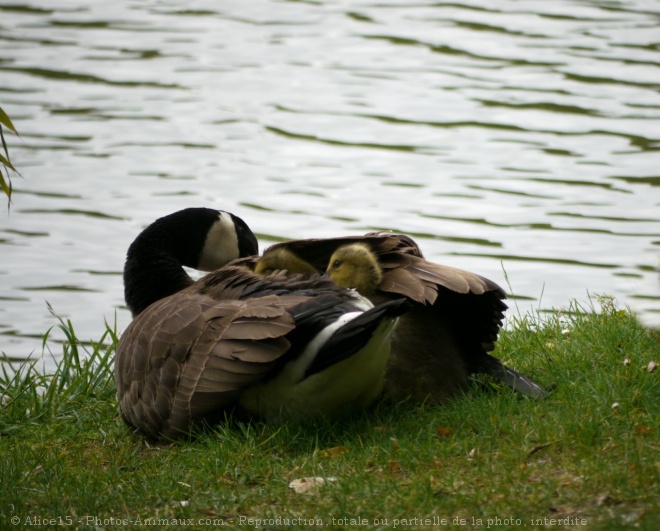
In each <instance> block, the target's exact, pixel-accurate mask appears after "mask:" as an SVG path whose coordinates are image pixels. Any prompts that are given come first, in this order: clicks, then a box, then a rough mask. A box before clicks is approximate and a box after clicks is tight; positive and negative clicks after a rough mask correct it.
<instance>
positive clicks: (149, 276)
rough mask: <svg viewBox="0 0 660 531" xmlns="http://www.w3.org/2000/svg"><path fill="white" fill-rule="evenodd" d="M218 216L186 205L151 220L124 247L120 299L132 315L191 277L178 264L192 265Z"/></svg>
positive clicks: (180, 288) (197, 259)
mask: <svg viewBox="0 0 660 531" xmlns="http://www.w3.org/2000/svg"><path fill="white" fill-rule="evenodd" d="M221 215H230V214H228V213H225V212H220V211H218V210H213V209H210V208H188V209H185V210H181V211H179V212H175V213H174V214H170V215H169V216H165V217H163V218H160V219H158V220H156V221H154V222H153V223H152V224H151V225H149V226H148V227H147V228H146V229H144V230H143V231H142V232H141V233H140V234H139V235H138V237H137V238H136V239H135V241H134V242H133V243H132V244H131V245H130V247H129V248H128V253H127V256H126V264H125V265H124V298H125V300H126V305H127V306H128V309H129V310H130V311H131V313H132V314H133V316H136V315H138V314H139V313H140V312H142V311H143V310H144V309H145V308H147V307H148V306H149V305H151V304H153V303H154V302H156V301H157V300H160V299H162V298H164V297H168V296H170V295H173V294H174V293H176V292H178V291H181V290H182V289H184V288H186V287H187V286H189V285H190V284H192V283H193V280H192V279H191V278H190V276H189V275H188V274H187V273H186V272H185V270H184V269H183V267H182V266H186V267H192V268H196V267H197V265H198V264H199V261H200V257H201V253H202V250H203V249H204V243H205V241H206V236H207V234H208V232H209V230H210V228H211V227H212V226H213V224H214V223H216V222H217V221H218V219H219V217H220V216H221Z"/></svg>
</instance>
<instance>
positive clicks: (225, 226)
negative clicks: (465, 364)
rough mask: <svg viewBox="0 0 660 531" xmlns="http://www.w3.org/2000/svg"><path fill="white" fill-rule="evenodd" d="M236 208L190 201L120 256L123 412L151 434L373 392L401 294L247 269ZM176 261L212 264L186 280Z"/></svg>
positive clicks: (248, 236)
mask: <svg viewBox="0 0 660 531" xmlns="http://www.w3.org/2000/svg"><path fill="white" fill-rule="evenodd" d="M256 253H257V243H256V238H255V237H254V235H253V234H252V232H251V231H250V229H249V228H248V226H247V225H246V224H245V223H244V222H243V221H242V220H241V219H240V218H238V217H237V216H235V215H232V214H230V213H227V212H222V211H217V210H212V209H201V208H193V209H186V210H183V211H180V212H176V213H174V214H171V215H169V216H165V217H163V218H160V219H158V220H157V221H155V222H154V223H153V224H151V225H150V226H148V227H147V228H146V229H145V230H144V231H143V232H142V233H141V234H140V235H139V236H138V237H137V238H136V240H135V241H134V242H133V243H132V244H131V246H130V247H129V250H128V254H127V259H126V264H125V268H124V284H125V297H126V304H127V306H128V308H129V309H130V310H131V312H132V314H133V317H134V318H133V321H132V322H131V323H130V325H129V326H128V328H127V329H126V331H125V332H124V333H123V334H122V337H121V339H120V341H119V344H118V345H117V351H116V357H115V382H116V385H117V396H118V401H119V408H120V412H121V416H122V418H123V419H124V420H125V421H126V422H127V423H128V424H130V425H132V426H134V427H136V428H138V429H139V430H140V431H142V432H143V433H145V434H147V435H149V436H152V437H154V438H159V437H163V438H178V437H182V436H185V434H186V433H189V430H190V427H191V424H192V423H194V422H195V421H196V420H201V419H207V420H215V419H218V418H222V417H223V416H224V413H225V412H226V411H229V410H232V409H234V408H240V409H241V410H244V411H245V412H247V413H249V414H251V415H259V416H262V417H265V418H267V419H279V418H280V417H281V416H286V417H305V416H312V415H319V414H320V415H329V416H332V415H338V414H343V413H346V412H348V411H351V410H352V409H359V408H364V407H367V406H368V405H369V404H371V403H372V402H373V401H374V400H375V399H376V398H377V397H378V396H379V394H380V393H381V390H382V385H383V375H384V368H385V363H386V361H387V359H388V356H389V352H390V336H391V334H392V331H393V329H394V327H395V325H396V322H397V320H398V316H399V315H400V314H402V313H403V312H404V311H406V309H407V306H408V303H407V302H406V300H405V299H404V298H399V299H395V300H391V301H387V302H386V303H385V304H381V305H378V306H376V307H374V305H373V304H372V303H371V302H370V301H369V300H368V299H366V298H364V297H362V296H360V295H359V294H358V293H356V292H355V291H354V290H350V289H345V288H339V287H337V286H336V285H335V284H334V283H333V282H332V281H330V280H329V279H327V278H321V277H319V276H318V275H317V276H315V277H312V278H302V277H301V276H298V277H296V276H293V277H292V276H289V275H286V274H282V273H274V274H271V275H268V276H265V277H263V276H258V275H255V274H254V273H253V272H252V271H250V270H249V269H248V268H246V267H245V266H243V265H241V261H240V260H236V261H235V262H233V263H228V262H230V261H231V260H233V259H238V258H241V257H245V256H250V255H253V254H256ZM183 266H187V267H191V268H196V269H203V270H212V271H213V272H211V273H209V274H208V275H206V276H204V277H202V278H201V279H199V280H198V281H196V282H193V280H192V279H191V278H190V277H189V276H188V274H187V273H186V272H185V270H184V269H183Z"/></svg>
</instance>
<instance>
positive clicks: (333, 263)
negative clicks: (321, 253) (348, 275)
mask: <svg viewBox="0 0 660 531" xmlns="http://www.w3.org/2000/svg"><path fill="white" fill-rule="evenodd" d="M340 265H341V260H335V261H334V262H332V267H334V268H337V267H339V266H340Z"/></svg>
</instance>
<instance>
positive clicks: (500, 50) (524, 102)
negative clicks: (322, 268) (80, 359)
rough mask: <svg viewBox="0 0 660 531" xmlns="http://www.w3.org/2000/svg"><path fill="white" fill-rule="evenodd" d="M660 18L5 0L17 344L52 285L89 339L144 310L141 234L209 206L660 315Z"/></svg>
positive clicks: (264, 234)
mask: <svg viewBox="0 0 660 531" xmlns="http://www.w3.org/2000/svg"><path fill="white" fill-rule="evenodd" d="M659 15H660V8H659V6H658V4H657V2H652V1H645V0H632V1H630V2H626V3H604V2H595V1H594V2H588V1H581V2H576V1H564V2H561V1H558V2H536V1H531V0H529V1H515V2H514V1H505V0H490V1H488V2H486V1H483V0H482V1H479V0H477V1H476V2H471V3H466V4H465V5H459V4H457V3H450V4H438V3H437V2H431V1H428V2H425V1H422V2H415V3H414V4H408V3H405V2H390V1H384V2H378V3H371V2H351V3H350V6H349V5H344V4H342V3H337V2H332V1H320V2H315V3H306V2H281V1H274V0H256V1H253V2H240V3H239V2H235V3H223V4H222V5H221V6H218V5H217V3H215V2H208V1H193V2H192V3H190V2H189V3H187V4H186V6H185V9H184V8H182V5H181V4H180V3H177V2H174V3H173V2H169V1H167V0H160V1H155V2H140V1H137V0H134V1H126V2H95V3H90V2H78V3H77V4H76V3H75V2H71V1H67V2H63V1H58V0H54V1H49V2H48V3H44V2H39V1H38V0H33V1H32V2H24V1H21V0H0V50H1V51H2V53H0V76H1V77H2V83H0V105H1V106H2V107H3V108H4V109H5V110H6V111H7V112H8V113H9V114H10V116H11V117H12V119H13V120H14V123H15V124H16V126H17V127H18V128H19V130H20V131H21V135H22V138H21V139H17V138H16V137H14V136H10V137H9V138H8V140H9V144H10V150H11V155H12V159H13V161H14V163H15V164H16V165H17V167H19V168H20V170H21V173H22V175H23V176H24V178H23V179H21V178H16V179H15V180H14V184H15V188H16V190H15V196H14V205H13V207H12V210H11V214H10V215H8V216H7V215H3V216H2V218H1V219H2V221H0V255H1V256H2V262H1V263H0V264H1V265H0V279H2V283H1V285H0V300H2V301H3V304H1V305H0V350H2V351H4V352H6V353H7V354H9V355H12V356H16V357H25V356H27V355H29V354H30V353H31V352H33V351H34V352H36V353H37V354H38V353H40V352H41V340H40V337H41V334H43V333H44V332H45V331H46V330H47V329H48V328H50V327H52V326H53V325H55V324H56V321H55V320H54V318H53V317H52V316H51V315H50V313H49V311H48V308H47V302H48V303H50V304H51V305H52V307H53V308H54V310H55V311H56V312H58V313H59V314H61V315H63V316H65V317H66V318H70V319H71V320H72V322H73V324H74V327H75V328H76V330H77V331H78V333H79V334H80V338H81V339H83V340H93V339H97V338H99V337H100V336H101V333H102V330H103V322H104V320H106V321H108V322H110V323H112V322H114V320H115V318H116V320H117V324H118V328H119V329H120V330H121V329H123V328H124V327H125V326H126V324H127V323H128V321H129V315H128V312H127V311H126V310H125V309H124V308H123V300H122V285H121V269H122V265H123V260H124V254H125V251H126V248H127V246H128V244H129V243H130V241H131V240H132V238H133V237H134V236H135V235H136V234H137V232H138V231H139V230H140V229H141V228H142V227H143V226H144V225H145V224H147V223H148V222H150V221H151V220H153V219H155V218H156V217H158V216H161V215H164V214H167V213H169V212H171V211H174V210H177V209H180V208H184V207H187V206H197V205H204V206H215V207H218V208H224V209H227V210H230V211H234V212H236V213H237V214H239V215H240V216H242V217H243V218H244V219H246V220H247V221H248V223H249V224H250V225H251V227H252V228H253V229H254V231H255V232H256V233H258V234H259V236H260V239H261V242H262V246H263V245H267V244H268V243H271V242H274V241H278V240H281V239H288V238H303V237H328V236H335V235H340V234H347V233H361V232H365V231H367V230H373V229H383V228H388V229H394V230H398V231H403V232H406V233H409V234H411V235H413V236H414V237H415V238H416V239H417V240H418V241H419V243H420V244H421V246H422V248H423V250H424V252H425V254H426V255H427V257H429V258H431V259H433V260H435V261H438V262H443V263H447V264H449V265H453V266H456V267H462V268H466V269H469V270H472V271H475V272H478V273H480V274H482V275H484V276H487V277H490V278H492V279H494V280H496V281H497V282H499V283H501V284H503V285H504V286H505V287H506V288H507V291H508V292H509V293H511V296H512V297H514V298H515V302H516V304H515V306H517V307H518V309H519V311H527V310H529V309H531V308H539V309H547V308H552V307H561V306H565V305H566V304H567V303H568V302H569V301H570V300H571V299H574V298H577V299H578V300H582V301H585V300H587V298H588V297H589V294H598V293H608V294H613V295H615V296H616V297H617V298H618V299H619V300H620V301H621V303H624V304H629V305H631V306H632V307H633V308H634V309H635V310H637V311H638V312H639V313H640V314H641V315H642V317H643V318H644V319H645V320H647V321H648V322H649V323H654V324H659V323H660V276H659V274H658V271H659V269H660V224H659V223H658V221H660V214H659V212H660V209H659V208H658V207H659V206H660V193H659V188H658V187H659V186H660V176H659V175H658V167H660V164H659V159H658V156H659V155H658V151H659V150H660V125H659V124H660V121H659V120H658V118H660V94H659V91H658V89H659V88H660V78H658V75H657V72H658V70H657V67H658V65H659V64H660V49H659V46H658V39H657V35H658V33H657V20H658V16H659ZM505 275H506V278H507V279H508V283H507V281H506V280H505ZM512 306H514V305H512ZM515 311H516V310H515V309H514V310H513V312H514V313H515ZM52 336H53V337H54V338H56V339H57V338H59V339H61V338H62V335H61V334H59V332H58V331H57V330H56V329H55V330H53V331H52ZM56 354H57V353H56Z"/></svg>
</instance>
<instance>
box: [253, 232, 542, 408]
mask: <svg viewBox="0 0 660 531" xmlns="http://www.w3.org/2000/svg"><path fill="white" fill-rule="evenodd" d="M310 265H311V267H312V270H314V271H326V272H327V275H328V276H329V277H330V278H331V279H333V280H334V281H335V282H336V283H337V284H338V285H339V286H344V287H352V288H356V289H357V290H358V291H359V292H360V293H361V294H362V295H364V296H366V297H368V298H369V299H370V300H371V301H372V302H373V303H374V304H378V303H382V302H384V301H387V300H391V299H394V298H398V297H401V296H405V297H407V298H408V299H409V300H410V301H413V305H412V309H411V310H410V311H409V312H407V313H406V315H404V316H402V317H401V321H400V323H399V326H398V328H397V330H396V332H395V334H394V336H393V338H392V353H391V356H390V359H389V361H388V364H387V369H386V376H385V390H386V391H387V393H388V394H389V395H391V396H392V397H394V398H395V399H405V398H410V397H412V398H413V399H414V400H416V401H418V402H421V401H425V400H431V401H434V402H443V401H445V400H446V399H448V398H450V397H452V396H454V395H456V394H458V393H460V392H462V391H463V390H465V389H466V387H467V385H468V381H469V376H470V375H471V374H474V373H487V374H490V375H493V376H495V377H496V378H498V379H499V380H501V381H502V382H504V383H505V384H506V385H508V386H510V387H511V388H513V389H515V390H516V391H519V392H521V393H524V394H526V395H529V396H532V397H535V398H541V397H544V396H546V392H545V391H544V390H543V389H542V388H541V387H540V386H539V385H538V384H537V383H535V382H534V381H532V380H531V379H530V378H528V377H526V376H523V375H522V374H520V373H518V372H516V371H514V370H513V369H510V368H508V367H506V366H505V365H503V364H502V362H501V361H500V360H498V359H497V358H495V357H493V356H491V355H490V354H489V352H491V351H492V350H493V348H494V343H495V341H496V340H497V336H498V333H499V329H500V328H501V326H502V320H503V318H504V311H505V310H506V308H507V306H506V304H505V303H504V302H503V300H504V299H505V298H506V295H505V293H504V291H503V290H502V288H500V287H499V286H498V285H497V284H496V283H494V282H492V281H491V280H488V279H487V278H484V277H482V276H479V275H477V274H474V273H470V272H468V271H463V270H460V269H456V268H452V267H449V266H444V265H440V264H435V263H432V262H429V261H427V260H426V259H425V258H424V256H423V254H422V252H421V250H420V248H419V246H418V245H417V244H416V243H415V242H414V240H413V239H412V238H410V237H409V236H406V235H402V234H393V233H390V232H373V233H369V234H366V235H363V236H348V237H340V238H329V239H308V240H294V241H288V242H282V243H278V244H275V245H273V246H272V247H270V248H269V249H267V250H266V252H265V253H264V255H263V256H262V257H261V258H259V259H258V261H257V262H256V264H255V266H254V267H255V271H256V272H264V273H268V272H270V271H276V270H278V269H288V270H290V271H293V272H295V273H305V272H307V271H308V270H309V269H308V268H309V266H310Z"/></svg>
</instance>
